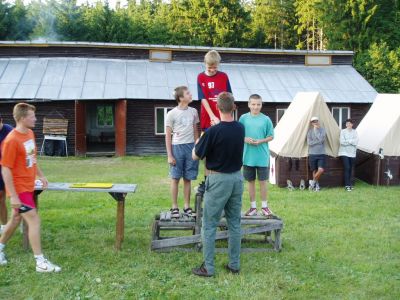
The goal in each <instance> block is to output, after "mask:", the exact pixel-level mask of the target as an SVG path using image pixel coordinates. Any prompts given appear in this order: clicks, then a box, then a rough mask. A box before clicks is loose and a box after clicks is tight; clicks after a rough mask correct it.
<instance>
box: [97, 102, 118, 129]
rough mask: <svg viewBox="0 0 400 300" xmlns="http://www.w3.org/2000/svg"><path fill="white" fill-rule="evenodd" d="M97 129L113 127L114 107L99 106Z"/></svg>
mask: <svg viewBox="0 0 400 300" xmlns="http://www.w3.org/2000/svg"><path fill="white" fill-rule="evenodd" d="M96 115H97V127H113V126H114V112H113V105H97V112H96Z"/></svg>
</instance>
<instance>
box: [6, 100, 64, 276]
mask: <svg viewBox="0 0 400 300" xmlns="http://www.w3.org/2000/svg"><path fill="white" fill-rule="evenodd" d="M35 110H36V109H35V107H34V106H33V105H30V104H27V103H18V104H17V105H15V106H14V110H13V116H14V119H15V122H16V123H17V126H16V128H15V129H14V130H13V131H11V132H10V133H9V134H8V136H7V138H6V139H5V140H4V143H3V146H2V157H1V166H2V174H3V179H4V183H5V186H6V191H7V195H8V196H9V197H10V202H11V207H12V208H13V210H12V213H13V217H12V218H11V219H10V220H9V221H8V223H7V225H6V227H5V229H4V232H3V234H2V235H1V237H0V265H6V264H7V259H6V257H5V255H4V252H3V251H4V248H5V244H6V243H7V241H8V240H9V239H10V238H11V236H12V235H13V233H14V231H15V229H16V228H17V227H18V225H19V223H20V220H21V218H20V217H22V219H24V221H25V222H26V223H27V225H28V229H29V230H28V232H29V242H30V244H31V247H32V250H33V254H34V256H35V259H36V271H37V272H41V273H43V272H46V273H47V272H60V271H61V268H60V267H59V266H57V265H54V264H52V263H51V262H50V261H48V260H47V259H46V258H44V256H43V254H42V247H41V244H40V218H39V215H38V213H37V210H36V204H35V201H34V194H33V193H34V190H35V179H36V175H37V176H38V177H39V180H40V181H41V183H42V184H43V188H47V185H48V181H47V179H46V177H44V175H43V173H42V171H41V170H40V169H39V167H38V166H37V162H36V144H35V136H34V134H33V131H32V129H31V128H33V127H35V122H36V117H35ZM19 216H20V217H19Z"/></svg>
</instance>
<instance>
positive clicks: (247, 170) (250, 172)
mask: <svg viewBox="0 0 400 300" xmlns="http://www.w3.org/2000/svg"><path fill="white" fill-rule="evenodd" d="M256 174H257V178H258V181H265V180H268V178H269V167H250V166H245V165H244V166H243V177H244V179H246V181H254V180H256Z"/></svg>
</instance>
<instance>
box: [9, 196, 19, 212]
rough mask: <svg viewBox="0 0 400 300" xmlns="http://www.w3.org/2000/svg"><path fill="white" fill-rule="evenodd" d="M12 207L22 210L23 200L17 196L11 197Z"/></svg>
mask: <svg viewBox="0 0 400 300" xmlns="http://www.w3.org/2000/svg"><path fill="white" fill-rule="evenodd" d="M10 202H11V207H12V208H17V209H18V208H20V207H21V200H19V197H18V196H17V195H15V196H11V197H10Z"/></svg>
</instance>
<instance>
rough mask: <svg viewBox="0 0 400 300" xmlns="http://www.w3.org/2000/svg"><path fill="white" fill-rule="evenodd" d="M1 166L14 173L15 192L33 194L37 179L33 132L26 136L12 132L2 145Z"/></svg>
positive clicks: (30, 131) (15, 131)
mask: <svg viewBox="0 0 400 300" xmlns="http://www.w3.org/2000/svg"><path fill="white" fill-rule="evenodd" d="M1 154H2V157H1V165H2V166H3V167H7V168H10V169H11V171H12V176H13V181H14V187H15V191H16V192H17V193H18V194H21V193H23V192H33V191H34V189H35V178H36V172H37V167H36V144H35V136H34V134H33V131H32V130H30V129H29V131H28V133H26V134H24V133H21V132H19V131H17V130H16V129H14V130H13V131H11V132H10V133H9V134H8V135H7V137H6V139H5V140H4V142H3V144H2V150H1Z"/></svg>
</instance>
